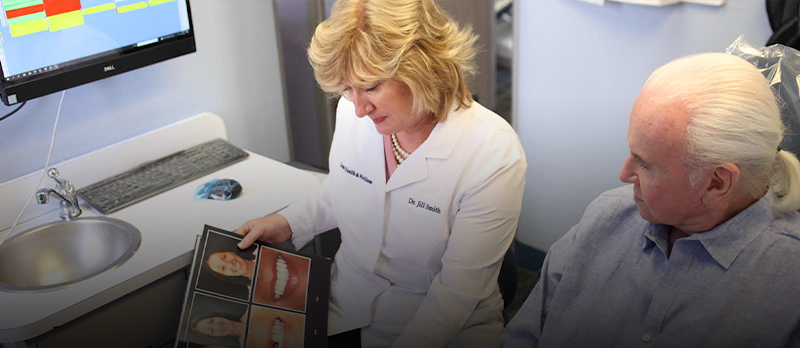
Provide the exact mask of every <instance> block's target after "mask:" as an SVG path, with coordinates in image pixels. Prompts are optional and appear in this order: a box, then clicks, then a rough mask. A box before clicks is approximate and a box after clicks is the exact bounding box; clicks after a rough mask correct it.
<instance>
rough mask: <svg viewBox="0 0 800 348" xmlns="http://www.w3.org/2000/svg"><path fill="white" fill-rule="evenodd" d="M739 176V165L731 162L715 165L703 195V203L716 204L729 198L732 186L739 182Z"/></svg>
mask: <svg viewBox="0 0 800 348" xmlns="http://www.w3.org/2000/svg"><path fill="white" fill-rule="evenodd" d="M740 176H741V172H740V171H739V167H738V166H737V165H735V164H733V163H725V164H721V165H719V166H717V167H715V168H714V171H713V172H712V173H711V178H710V180H709V182H708V185H707V186H706V189H705V192H704V195H703V201H704V203H706V204H707V205H716V204H718V203H719V202H721V201H724V200H725V199H727V198H730V197H731V196H732V195H733V192H734V188H735V187H736V185H737V184H738V183H739V178H740Z"/></svg>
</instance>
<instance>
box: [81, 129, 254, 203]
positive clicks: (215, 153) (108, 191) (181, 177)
mask: <svg viewBox="0 0 800 348" xmlns="http://www.w3.org/2000/svg"><path fill="white" fill-rule="evenodd" d="M247 156H248V153H247V152H246V151H244V150H242V149H241V148H239V147H236V146H235V145H233V144H231V143H229V142H227V141H225V140H223V139H215V140H212V141H209V142H206V143H203V144H200V145H197V146H193V147H190V148H188V149H185V150H183V151H178V152H176V153H173V154H171V155H167V156H165V157H162V158H160V159H157V160H154V161H150V162H146V163H144V164H142V165H140V166H138V167H136V168H133V169H130V170H128V171H126V172H124V173H120V174H117V175H115V176H112V177H110V178H107V179H104V180H102V181H99V182H97V183H94V184H91V185H89V186H87V187H85V188H82V189H80V190H78V195H79V196H80V197H81V198H83V200H84V201H86V203H88V204H89V205H91V206H92V207H93V208H95V209H97V211H99V212H100V213H102V214H109V213H113V212H115V211H117V210H120V209H122V208H125V207H127V206H130V205H132V204H134V203H138V202H141V201H143V200H145V199H147V198H150V197H153V196H155V195H157V194H159V193H162V192H164V191H167V190H169V189H172V188H175V187H177V186H180V185H183V184H185V183H187V182H189V181H192V180H194V179H197V178H199V177H201V176H204V175H207V174H209V173H212V172H215V171H217V170H219V169H222V168H224V167H227V166H229V165H231V164H233V163H236V162H239V161H241V160H244V159H245V158H247Z"/></svg>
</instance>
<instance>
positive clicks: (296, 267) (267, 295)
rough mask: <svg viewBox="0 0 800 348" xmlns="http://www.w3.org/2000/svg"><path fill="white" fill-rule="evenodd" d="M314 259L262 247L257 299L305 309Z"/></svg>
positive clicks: (254, 298) (296, 308)
mask: <svg viewBox="0 0 800 348" xmlns="http://www.w3.org/2000/svg"><path fill="white" fill-rule="evenodd" d="M310 265H311V260H310V259H308V258H306V257H302V256H298V255H294V254H289V253H284V252H281V251H279V250H276V249H272V248H269V247H261V258H260V261H259V265H258V274H257V276H256V282H255V284H256V285H255V289H254V292H253V302H255V303H260V304H265V305H269V306H275V307H280V308H287V309H292V310H296V311H301V312H304V311H305V310H306V296H307V294H308V271H309V267H310Z"/></svg>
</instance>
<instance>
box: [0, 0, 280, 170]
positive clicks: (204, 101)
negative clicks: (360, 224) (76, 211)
mask: <svg viewBox="0 0 800 348" xmlns="http://www.w3.org/2000/svg"><path fill="white" fill-rule="evenodd" d="M191 11H192V17H193V22H194V25H195V29H196V31H195V39H196V42H197V52H195V53H192V54H190V55H187V56H183V57H180V58H177V59H172V60H169V61H166V62H162V63H159V64H156V65H153V66H149V67H145V68H142V69H139V70H136V71H132V72H128V73H125V74H121V75H118V76H115V77H112V78H109V79H106V80H102V81H97V82H94V83H90V84H87V85H83V86H80V87H76V88H72V89H69V90H67V92H66V99H65V100H64V106H63V110H62V114H61V120H60V123H59V128H58V135H57V138H56V145H55V149H54V152H53V161H52V162H59V161H61V160H65V159H69V158H72V157H75V156H78V155H80V154H83V153H86V152H89V151H92V150H95V149H98V148H101V147H104V146H107V145H110V144H113V143H116V142H118V141H121V140H124V139H127V138H130V137H132V136H134V135H137V134H141V133H144V132H147V131H149V130H152V129H155V128H158V127H160V126H163V125H166V124H169V123H173V122H175V121H178V120H181V119H183V118H186V117H189V116H192V115H195V114H197V113H200V112H204V111H208V112H213V113H216V114H218V115H220V116H222V118H223V119H224V121H225V124H226V126H227V129H228V138H229V139H230V140H231V141H232V142H233V143H235V144H237V145H239V146H242V147H244V148H247V149H250V150H252V151H255V152H257V153H260V154H262V155H264V156H267V157H270V158H273V159H276V160H278V161H282V162H286V161H288V160H289V142H288V136H287V131H286V117H285V106H284V96H283V87H282V83H281V73H280V69H279V67H280V64H279V61H278V59H279V58H278V57H279V54H278V51H277V47H278V44H277V34H276V26H275V20H274V18H275V17H274V9H273V2H272V1H266V0H264V1H230V0H194V1H192V2H191ZM60 98H61V92H58V93H55V94H51V95H49V96H45V97H42V98H39V99H34V100H31V101H29V102H28V103H27V104H26V105H25V107H23V108H22V109H21V110H20V111H19V112H18V113H17V114H14V115H13V116H11V117H10V118H7V119H6V120H4V121H2V122H0V182H3V181H7V180H9V179H12V178H15V177H18V176H21V175H23V174H27V173H30V172H33V171H35V170H37V169H41V167H42V166H43V165H44V162H45V159H46V154H47V149H48V146H49V144H50V135H51V133H52V128H53V121H54V120H55V115H56V110H57V108H58V102H59V99H60ZM0 105H2V104H0ZM14 107H16V106H13V107H5V106H0V115H5V114H6V113H7V112H9V111H11V110H13V109H14ZM67 179H69V178H67Z"/></svg>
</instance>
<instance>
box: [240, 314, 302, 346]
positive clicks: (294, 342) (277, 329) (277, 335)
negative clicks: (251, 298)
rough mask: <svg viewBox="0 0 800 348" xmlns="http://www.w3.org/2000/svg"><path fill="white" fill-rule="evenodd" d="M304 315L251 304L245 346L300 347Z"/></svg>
mask: <svg viewBox="0 0 800 348" xmlns="http://www.w3.org/2000/svg"><path fill="white" fill-rule="evenodd" d="M304 330H305V316H303V315H300V314H297V313H292V312H287V311H283V310H279V309H274V308H267V307H260V306H252V307H251V308H250V324H249V330H248V334H247V348H273V347H281V348H302V347H303V342H304V340H303V338H304V334H305V332H304Z"/></svg>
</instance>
